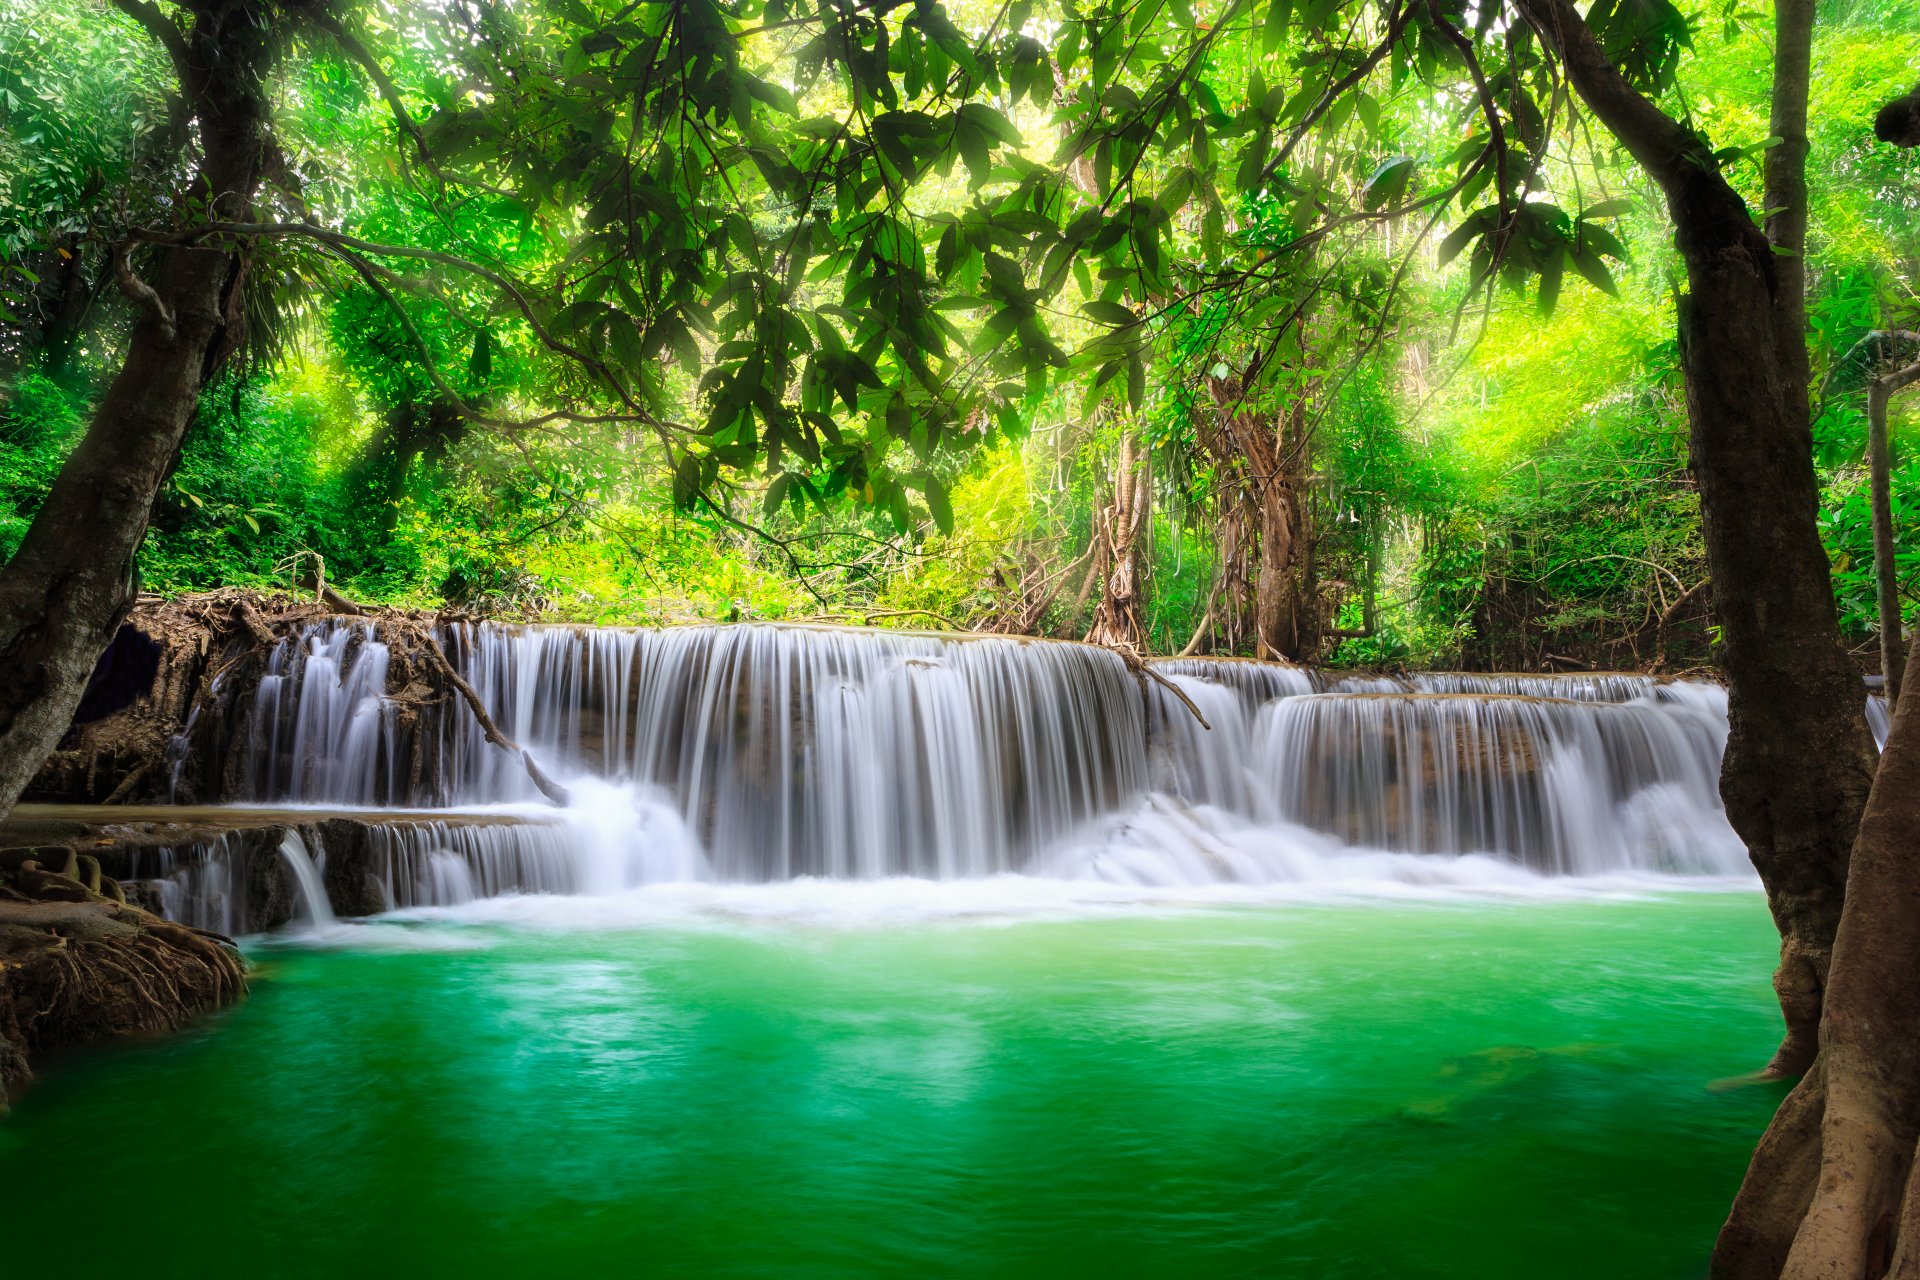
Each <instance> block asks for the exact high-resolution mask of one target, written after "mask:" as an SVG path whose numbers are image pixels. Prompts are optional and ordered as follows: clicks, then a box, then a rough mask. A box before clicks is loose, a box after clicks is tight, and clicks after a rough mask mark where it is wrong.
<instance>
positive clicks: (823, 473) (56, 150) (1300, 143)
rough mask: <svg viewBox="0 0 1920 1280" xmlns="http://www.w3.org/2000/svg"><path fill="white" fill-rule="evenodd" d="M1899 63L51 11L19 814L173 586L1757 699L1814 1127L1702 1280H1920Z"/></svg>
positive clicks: (1484, 43)
mask: <svg viewBox="0 0 1920 1280" xmlns="http://www.w3.org/2000/svg"><path fill="white" fill-rule="evenodd" d="M1917 62H1920V14H1916V13H1915V12H1914V10H1913V9H1912V7H1911V6H1910V5H1907V4H1904V3H1898V2H1896V0H1819V2H1818V3H1816V0H1775V3H1774V5H1772V6H1771V11H1770V12H1761V11H1756V10H1752V9H1748V8H1745V7H1742V6H1741V5H1740V4H1739V3H1737V0H1733V2H1729V0H1681V2H1680V3H1675V2H1674V0H1594V3H1592V4H1591V5H1589V6H1587V7H1585V8H1584V9H1583V8H1581V7H1579V6H1577V5H1575V4H1574V3H1572V0H1501V2H1499V3H1494V2H1492V0H1483V2H1481V3H1472V4H1469V3H1465V2H1464V0H1203V2H1201V3H1194V2H1193V0H1086V2H1079V0H1002V2H999V3H990V2H978V0H964V2H959V3H953V4H943V3H939V2H938V0H910V2H905V3H903V2H901V0H800V2H799V3H792V2H790V0H670V2H665V3H639V2H633V3H614V2H613V0H530V2H529V3H523V4H512V5H509V4H505V3H499V2H498V0H447V2H446V3H442V4H435V5H411V4H402V3H386V4H375V3H348V2H346V0H298V2H291V3H270V2H268V0H182V2H180V3H155V2H154V0H113V2H112V3H111V4H99V5H92V4H81V3H76V2H75V0H57V2H54V3H47V2H45V0H4V3H3V4H0V116H4V126H5V127H4V129H0V289H3V290H4V296H5V303H4V314H0V324H4V330H0V370H3V374H4V379H5V386H6V390H5V396H6V401H5V409H4V417H3V418H0V556H5V557H8V559H7V562H6V564H5V567H4V569H0V810H4V809H5V808H6V807H9V806H10V805H11V803H12V801H13V799H14V798H15V797H17V795H18V794H19V790H20V787H21V786H22V785H24V780H25V778H26V777H28V776H30V775H31V773H32V771H33V769H34V767H35V766H36V765H37V763H38V761H39V760H40V759H41V758H42V757H44V755H45V753H46V751H47V750H48V749H50V748H51V746H52V744H53V743H54V742H55V741H57V739H58V738H59V735H60V734H61V732H62V731H63V730H64V728H65V726H66V724H67V722H68V721H69V719H70V718H71V715H72V711H73V708H74V706H75V705H76V703H77V701H78V699H79V697H80V692H81V690H82V689H83V688H84V686H85V682H86V679H87V676H88V674H89V672H90V671H91V669H92V666H93V663H94V661H95V660H96V659H97V657H98V655H99V654H100V652H101V651H102V649H103V648H104V647H105V645H106V643H107V641H108V639H109V638H110V637H111V636H112V634H113V633H114V631H115V629H116V628H117V626H118V625H119V621H120V619H121V618H122V617H123V616H124V614H125V610H126V608H127V606H128V604H129V602H130V601H131V600H132V599H133V597H134V595H135V594H136V593H137V592H138V591H141V590H148V591H156V590H157V591H181V590H188V589H193V588H198V587H209V586H226V585H247V584H253V585H269V584H288V585H296V584H297V585H301V586H303V587H305V586H308V585H311V584H315V582H316V579H320V580H323V581H325V582H327V583H331V584H332V585H333V586H334V587H336V588H342V589H345V590H347V591H349V592H351V593H353V594H355V595H357V596H359V597H360V598H363V599H366V600H369V601H381V602H389V603H397V604H405V605H415V606H419V607H423V608H437V607H451V608H456V609H462V610H467V611H470V612H484V613H487V614H492V615H495V616H512V617H525V618H546V619H575V620H585V621H597V622H615V621H619V622H671V621H679V620H692V619H701V618H705V619H744V618H772V619H779V618H789V619H793V618H809V619H837V620H850V621H866V622H871V623H877V624H881V625H908V626H936V627H966V628H971V629H979V630H992V631H1001V632H1009V633H1018V634H1038V635H1056V636H1067V637H1076V638H1081V637H1083V638H1087V639H1090V640H1093V641H1095V642H1098V643H1103V644H1109V645H1116V646H1121V647H1124V648H1127V649H1129V650H1134V651H1140V652H1153V653H1172V652H1212V653H1240V654H1247V655H1250V656H1256V657H1265V658H1280V659H1287V660H1293V661H1306V662H1315V663H1332V664H1354V665H1395V664H1404V665H1415V664H1417V665H1428V666H1433V665H1466V666H1476V667H1493V666H1499V667H1518V668H1535V667H1555V666H1559V667H1573V668H1580V667H1600V666H1605V667H1644V668H1655V669H1661V670H1681V669H1688V668H1696V667H1702V666H1710V667H1711V668H1713V669H1714V670H1715V671H1716V672H1717V673H1718V674H1719V675H1720V676H1721V677H1722V678H1724V679H1725V680H1726V681H1727V683H1728V686H1729V690H1730V697H1731V703H1732V735H1731V738H1730V741H1729V746H1728V753H1727V761H1726V766H1725V775H1724V780H1723V793H1724V795H1725V798H1726V801H1727V807H1728V813H1729V816H1730V817H1731V819H1732V820H1733V822H1734V825H1735V827H1736V829H1738V830H1739V832H1740V834H1741V835H1742V837H1743V838H1744V839H1745V840H1746V842H1747V844H1748V847H1749V849H1750V851H1751V853H1752V856H1753V860H1754V862H1755V864H1756V866H1757V867H1758V868H1759V870H1760V872H1761V875H1762V877H1763V879H1764V880H1765V881H1766V883H1767V887H1768V891H1769V896H1770V902H1771V904H1772V906H1773V909H1774V914H1775V917H1776V920H1777V922H1778V923H1779V925H1780V929H1781V933H1782V939H1783V943H1782V961H1781V967H1780V971H1779V974H1778V975H1777V978H1776V985H1777V987H1778V989H1779V992H1780V997H1781V1003H1782V1009H1783V1012H1784V1014H1785V1018H1786V1023H1787V1035H1786V1038H1785V1040H1784V1042H1783V1043H1782V1045H1781V1048H1780V1051H1779V1054H1778V1055H1777V1056H1776V1058H1775V1059H1774V1061H1773V1062H1772V1063H1771V1064H1769V1068H1768V1069H1769V1071H1770V1072H1771V1073H1773V1074H1776V1075H1786V1076H1794V1077H1801V1078H1802V1083H1801V1085H1800V1086H1799V1087H1798V1088H1797V1089H1796V1090H1795V1092H1794V1093H1793V1094H1792V1095H1791V1096H1790V1097H1789V1099H1788V1103H1787V1104H1786V1106H1785V1107H1783V1109H1782V1113H1781V1119H1780V1120H1779V1121H1778V1122H1777V1123H1776V1126H1775V1129H1774V1130H1773V1131H1771V1132H1770V1133H1769V1135H1768V1138H1767V1140H1766V1141H1765V1142H1763V1144H1762V1146H1761V1149H1760V1152H1759V1154H1758V1156H1757V1158H1756V1162H1755V1165H1754V1170H1753V1172H1752V1174H1751V1175H1750V1177H1749V1181H1748V1185H1747V1187H1746V1188H1745V1189H1744V1190H1743V1192H1742V1196H1741V1200H1740V1202H1739V1204H1738V1205H1736V1207H1735V1211H1734V1214H1733V1217H1732V1218H1731V1220H1730V1222H1729V1225H1728V1228H1727V1231H1726V1233H1725V1234H1724V1235H1723V1237H1722V1241H1721V1248H1720V1251H1719V1253H1718V1255H1717V1257H1716V1262H1715V1267H1716V1274H1723V1275H1740V1276H1746V1275H1755V1276H1758V1275H1779V1274H1793V1275H1816V1274H1818V1275H1827V1274H1847V1275H1855V1274H1871V1275H1879V1274H1920V1195H1916V1194H1915V1193H1914V1192H1913V1191H1910V1190H1909V1189H1908V1185H1907V1184H1908V1176H1907V1175H1908V1173H1909V1172H1910V1169H1911V1166H1912V1163H1913V1155H1914V1147H1915V1141H1916V1137H1920V1089H1917V1088H1916V1087H1915V1085H1914V1083H1913V1082H1914V1080H1916V1079H1920V1073H1916V1072H1914V1071H1913V1070H1911V1069H1910V1068H1911V1066H1912V1065H1913V1064H1911V1063H1906V1062H1905V1057H1906V1056H1910V1055H1911V1054H1912V1053H1913V1052H1914V1049H1913V1046H1914V1045H1915V1044H1920V990H1915V989H1914V987H1913V978H1912V974H1913V973H1915V972H1920V965H1916V964H1913V963H1908V961H1909V960H1914V959H1920V910H1914V911H1911V912H1907V913H1905V914H1904V915H1903V914H1902V913H1901V912H1899V911H1894V910H1893V907H1894V906H1895V905H1896V904H1900V903H1906V904H1907V905H1910V906H1920V904H1916V903H1914V902H1913V901H1912V900H1913V899H1914V898H1915V895H1920V876H1916V875H1914V874H1913V870H1914V868H1913V867H1912V865H1911V864H1912V859H1913V856H1914V855H1913V853H1912V850H1913V848H1914V847H1915V845H1916V841H1915V840H1914V839H1913V838H1912V837H1913V835H1914V834H1915V832H1916V831H1920V812H1916V811H1915V808H1916V806H1915V802H1914V800H1913V795H1914V789H1913V788H1912V787H1911V786H1907V787H1906V789H1905V791H1904V792H1903V791H1902V790H1901V786H1902V784H1901V783H1900V781H1899V780H1900V779H1901V778H1902V777H1904V776H1906V775H1908V774H1911V773H1912V771H1913V769H1914V768H1915V767H1916V766H1915V763H1914V761H1913V760H1912V759H1911V758H1910V757H1911V756H1912V755H1913V754H1914V753H1920V726H1916V725H1915V723H1914V716H1912V715H1907V714H1904V713H1903V714H1902V715H1901V716H1900V717H1899V719H1898V720H1897V722H1896V727H1895V730H1894V734H1893V737H1892V739H1890V741H1889V743H1888V746H1887V751H1886V755H1885V757H1884V763H1879V764H1877V763H1876V759H1875V756H1874V751H1873V745H1872V743H1871V741H1870V739H1869V737H1868V735H1867V732H1866V728H1865V725H1864V722H1863V720H1862V717H1861V715H1860V710H1859V708H1860V701H1861V697H1860V694H1861V687H1860V678H1861V675H1862V672H1863V670H1866V671H1876V672H1878V671H1880V669H1881V668H1883V667H1884V668H1886V670H1885V672H1884V674H1886V675H1888V676H1892V675H1893V674H1894V672H1895V669H1896V667H1897V663H1895V662H1893V661H1890V660H1889V659H1890V656H1891V655H1896V654H1897V653H1898V652H1899V651H1900V635H1899V632H1900V619H1901V615H1902V614H1903V613H1905V614H1907V615H1909V616H1910V615H1911V613H1912V611H1913V598H1912V594H1911V592H1912V586H1913V583H1914V577H1915V572H1916V569H1920V541H1916V535H1915V534H1914V533H1913V531H1912V528H1911V526H1912V520H1911V519H1910V515H1911V511H1912V506H1913V503H1914V502H1915V501H1916V498H1915V493H1916V489H1915V484H1914V481H1915V479H1916V470H1915V467H1916V463H1915V461H1914V458H1913V454H1912V451H1911V449H1910V448H1909V447H1907V446H1908V443H1909V441H1910V439H1911V436H1912V422H1913V410H1912V408H1911V407H1909V406H1907V405H1906V404H1904V403H1903V400H1902V398H1901V397H1899V396H1898V395H1897V394H1895V393H1896V392H1897V391H1898V390H1901V389H1903V387H1904V383H1902V382H1901V381H1900V379H1901V378H1903V377H1905V376H1906V373H1905V371H1906V370H1908V369H1909V368H1910V367H1911V366H1913V363H1914V361H1915V359H1916V358H1917V357H1920V342H1916V340H1915V339H1914V338H1913V336H1912V335H1913V332H1914V331H1916V330H1920V316H1916V314H1915V312H1916V310H1917V309H1920V304H1916V299H1915V295H1914V284H1915V281H1916V279H1920V271H1917V267H1920V263H1916V251H1917V250H1920V239H1917V237H1920V232H1917V231H1916V225H1915V218H1914V214H1915V205H1916V201H1917V200H1920V159H1916V154H1915V152H1914V151H1913V150H1911V149H1910V148H1911V147H1912V145H1913V143H1914V142H1915V140H1916V138H1915V134H1916V132H1920V131H1916V130H1915V129H1914V128H1913V119H1912V118H1913V117H1914V115H1915V114H1916V112H1915V110H1914V108H1913V105H1912V104H1913V101H1914V95H1915V93H1920V91H1916V90H1913V89H1912V85H1913V80H1914V78H1915V76H1916V74H1917V73H1916V63H1917ZM1870 405H1878V406H1882V407H1884V408H1886V409H1887V413H1886V416H1885V429H1884V431H1872V430H1870V429H1869V418H1870V416H1872V415H1870V414H1869V412H1868V410H1869V406H1870ZM1870 438H1871V439H1870ZM1875 457H1877V458H1880V459H1882V460H1884V461H1885V462H1886V463H1887V466H1886V467H1885V468H1884V469H1883V470H1884V475H1883V476H1882V477H1881V479H1880V481H1879V483H1878V484H1877V485H1876V484H1875V482H1874V479H1873V477H1872V476H1871V474H1870V472H1871V471H1872V468H1870V466H1869V465H1868V464H1869V461H1870V459H1871V458H1875ZM1876 489H1877V491H1878V493H1879V494H1880V495H1881V497H1882V499H1883V501H1882V502H1881V503H1880V504H1879V505H1880V507H1881V510H1880V511H1879V512H1878V513H1876V511H1875V505H1876V504H1875V503H1874V501H1873V497H1874V495H1875V492H1876ZM1876 561H1877V563H1878V566H1879V570H1880V572H1879V573H1876ZM321 575H324V578H323V579H322V578H321ZM1912 703H1913V699H1912V698H1911V697H1909V698H1908V699H1907V704H1908V705H1909V706H1910V705H1912ZM1876 770H1877V772H1878V782H1877V783H1876V781H1875V778H1876ZM1903 770H1904V771H1905V773H1903V772H1902V771H1903ZM1870 789H1871V797H1870ZM1863 814H1864V815H1865V821H1864V824H1863V821H1862V816H1863ZM1856 833H1858V836H1857V841H1856ZM1850 871H1851V876H1852V879H1851V880H1850V879H1849V876H1850ZM1863 877H1865V878H1864V879H1863ZM1863 931H1865V932H1863ZM1849 956H1851V957H1852V959H1851V961H1849V960H1848V957H1849ZM1903 1063H1904V1065H1902V1064H1903ZM1910 1242H1911V1243H1910ZM1888 1268H1891V1269H1892V1270H1891V1271H1889V1270H1888ZM1902 1268H1906V1269H1908V1270H1906V1271H1902Z"/></svg>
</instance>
